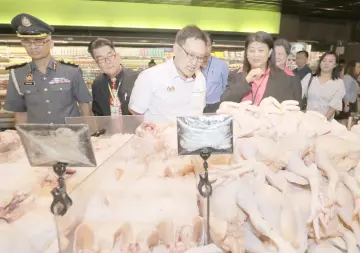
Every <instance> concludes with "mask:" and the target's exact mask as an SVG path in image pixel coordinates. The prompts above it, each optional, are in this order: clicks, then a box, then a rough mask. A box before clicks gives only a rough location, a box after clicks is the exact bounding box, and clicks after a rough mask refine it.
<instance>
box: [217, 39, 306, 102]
mask: <svg viewBox="0 0 361 253" xmlns="http://www.w3.org/2000/svg"><path fill="white" fill-rule="evenodd" d="M272 48H273V39H272V37H271V36H270V35H269V34H268V33H266V32H256V33H254V34H251V35H250V36H249V37H248V38H247V40H246V43H245V54H244V64H243V68H242V69H239V70H234V71H232V72H230V74H229V77H228V85H227V88H226V90H225V92H224V93H223V95H222V97H221V101H222V102H223V101H232V102H237V103H239V102H241V101H252V103H253V104H255V105H259V104H260V102H261V101H262V100H263V99H264V98H266V97H274V98H275V99H277V100H278V101H279V102H283V101H285V100H297V101H299V102H301V94H300V92H297V90H295V88H294V87H296V86H297V85H298V86H300V85H301V84H300V81H299V80H298V79H297V78H294V77H292V76H289V75H287V74H286V73H285V72H284V71H282V70H280V69H279V68H278V67H276V65H275V63H274V62H273V61H271V54H272Z"/></svg>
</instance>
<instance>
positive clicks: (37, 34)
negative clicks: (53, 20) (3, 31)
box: [11, 13, 54, 38]
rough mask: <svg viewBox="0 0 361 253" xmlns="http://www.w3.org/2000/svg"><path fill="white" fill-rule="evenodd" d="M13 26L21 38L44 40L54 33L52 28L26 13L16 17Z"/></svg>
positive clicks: (12, 22)
mask: <svg viewBox="0 0 361 253" xmlns="http://www.w3.org/2000/svg"><path fill="white" fill-rule="evenodd" d="M11 26H12V27H13V28H14V29H15V30H16V33H17V35H18V37H21V38H43V37H46V36H48V35H49V34H51V33H52V32H54V28H53V27H52V26H50V25H48V24H47V23H45V22H44V21H42V20H40V19H38V18H36V17H34V16H32V15H30V14H26V13H22V14H19V15H17V16H15V17H14V18H13V20H11Z"/></svg>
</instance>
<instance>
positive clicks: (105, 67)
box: [88, 38, 138, 116]
mask: <svg viewBox="0 0 361 253" xmlns="http://www.w3.org/2000/svg"><path fill="white" fill-rule="evenodd" d="M88 52H89V53H90V54H91V56H92V57H93V59H94V60H95V61H96V63H97V64H98V67H99V68H100V69H101V71H102V72H103V74H101V75H99V76H97V77H96V78H95V80H94V82H93V85H92V93H93V105H92V109H93V113H94V115H95V116H111V115H112V116H117V115H130V113H129V110H128V104H129V99H130V94H131V93H132V89H133V86H134V82H135V80H136V79H137V77H138V73H137V72H135V71H133V70H131V69H127V68H125V67H124V66H122V65H121V64H120V56H119V54H118V53H117V52H116V51H115V47H114V44H113V43H112V42H111V41H109V40H107V39H103V38H98V39H95V40H93V41H92V42H91V43H90V44H89V47H88Z"/></svg>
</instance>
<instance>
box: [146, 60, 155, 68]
mask: <svg viewBox="0 0 361 253" xmlns="http://www.w3.org/2000/svg"><path fill="white" fill-rule="evenodd" d="M155 65H157V63H155V61H154V59H151V60H150V62H149V63H148V68H151V67H154V66H155Z"/></svg>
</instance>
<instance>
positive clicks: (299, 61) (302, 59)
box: [293, 50, 312, 81]
mask: <svg viewBox="0 0 361 253" xmlns="http://www.w3.org/2000/svg"><path fill="white" fill-rule="evenodd" d="M307 63H308V52H307V51H305V50H302V51H298V52H297V54H296V65H297V69H295V70H294V71H293V73H294V74H295V75H298V77H299V78H300V80H301V81H302V79H303V78H304V77H305V76H306V75H308V74H310V73H312V70H311V69H310V67H309V66H308V65H307Z"/></svg>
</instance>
